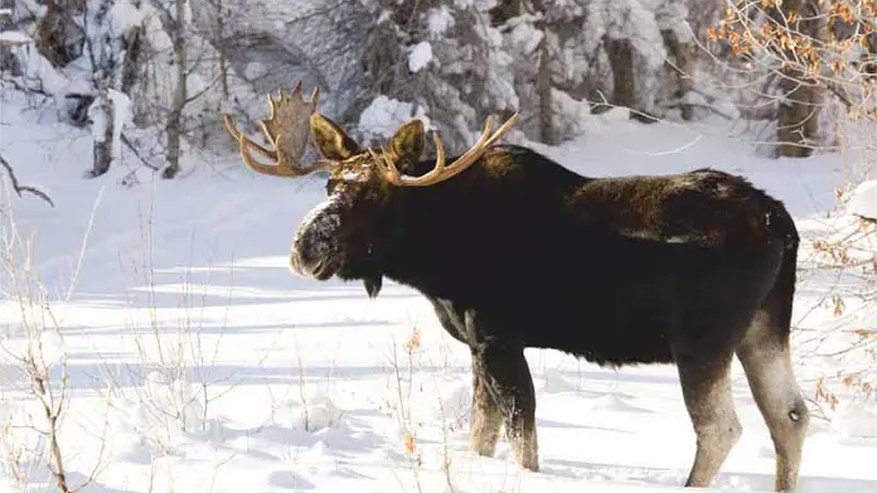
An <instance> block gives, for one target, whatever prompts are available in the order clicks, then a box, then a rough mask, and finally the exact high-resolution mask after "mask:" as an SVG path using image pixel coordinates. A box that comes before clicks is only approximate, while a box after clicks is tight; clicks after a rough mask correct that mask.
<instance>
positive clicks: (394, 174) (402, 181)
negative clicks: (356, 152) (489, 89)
mask: <svg viewBox="0 0 877 493" xmlns="http://www.w3.org/2000/svg"><path fill="white" fill-rule="evenodd" d="M517 121H518V114H517V113H515V114H514V115H512V116H511V117H510V118H509V119H508V120H506V121H505V123H503V124H502V126H500V127H499V128H498V129H496V131H493V130H492V128H491V127H493V121H492V119H491V118H490V117H488V118H487V120H486V121H485V122H484V131H483V132H481V137H479V138H478V141H476V142H475V144H474V145H473V146H472V147H470V148H469V150H468V151H466V152H465V153H463V154H462V155H461V156H459V157H458V158H457V159H456V160H454V162H452V163H451V164H449V165H445V147H444V145H443V144H442V139H441V137H439V135H438V133H433V134H432V138H433V141H434V142H435V167H434V168H433V169H432V171H430V172H429V173H427V174H425V175H422V176H416V177H415V176H408V175H403V174H401V173H399V170H398V168H396V164H395V163H394V162H393V161H394V160H395V159H394V156H392V155H389V156H388V153H386V152H384V153H382V154H380V155H378V154H377V153H376V152H374V151H372V150H371V149H369V152H370V153H371V154H372V157H373V158H374V160H375V162H376V163H378V166H379V167H380V168H381V172H382V173H383V174H384V177H385V178H386V179H387V181H388V182H390V183H392V184H393V185H396V186H400V187H426V186H429V185H435V184H436V183H439V182H442V181H445V180H447V179H449V178H452V177H454V176H456V175H458V174H460V173H462V172H463V171H464V170H465V169H466V168H468V167H469V166H472V165H473V164H474V163H475V162H476V161H478V159H480V158H481V156H483V155H484V153H485V152H486V151H487V149H488V148H489V147H490V146H491V145H493V144H494V143H496V141H498V140H499V139H500V138H501V137H502V136H503V134H505V133H506V132H508V131H509V129H510V128H512V126H513V125H514V124H515V123H516V122H517Z"/></svg>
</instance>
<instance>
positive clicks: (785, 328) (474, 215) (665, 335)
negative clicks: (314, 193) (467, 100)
mask: <svg viewBox="0 0 877 493" xmlns="http://www.w3.org/2000/svg"><path fill="white" fill-rule="evenodd" d="M317 99H318V93H317V91H314V94H313V96H311V98H310V99H303V98H302V90H301V85H300V84H299V85H298V86H296V87H295V89H293V90H292V91H291V92H289V93H282V92H281V93H280V94H279V95H278V96H277V97H272V96H269V101H270V104H271V116H270V118H269V119H267V120H263V121H262V122H261V126H262V130H263V132H264V134H265V137H266V138H267V139H268V141H269V142H270V143H271V148H266V147H263V146H262V145H260V144H257V143H256V142H254V141H253V140H252V139H250V138H249V137H247V136H246V135H244V134H243V133H241V132H240V131H238V130H237V128H236V127H235V125H234V123H233V122H232V120H231V118H230V117H228V116H226V118H225V123H226V126H227V128H228V131H229V133H230V134H231V135H232V137H234V139H235V140H236V141H237V142H238V145H239V147H240V150H241V155H242V158H243V161H244V163H246V164H247V166H249V167H251V168H252V169H254V170H256V171H258V172H260V173H264V174H269V175H273V176H287V177H294V176H301V175H304V174H307V173H310V172H313V171H315V170H327V171H328V172H329V173H330V175H329V181H328V185H327V191H328V197H327V200H326V201H325V202H324V203H323V204H321V205H319V206H317V207H316V208H315V209H314V210H313V211H312V212H311V213H310V214H309V215H308V216H307V218H306V219H305V220H304V221H303V222H302V224H301V226H300V228H299V230H298V231H297V232H296V235H295V240H294V244H293V246H292V253H291V258H290V266H291V268H292V269H293V271H295V272H296V273H298V274H300V275H303V276H308V277H313V278H315V279H319V280H325V279H329V278H330V277H332V276H337V277H338V278H341V279H346V280H361V281H363V283H364V284H365V287H366V290H367V292H368V294H369V295H370V296H377V295H378V293H379V292H380V288H381V281H382V279H383V278H384V277H388V278H390V279H393V280H395V281H397V282H399V283H401V284H405V285H408V286H411V287H413V288H414V289H417V290H418V291H420V292H421V293H422V294H423V295H424V296H426V297H427V298H428V299H429V300H430V301H431V302H432V304H433V305H434V306H435V311H436V314H437V315H438V318H439V321H440V322H441V324H442V326H443V327H444V328H445V329H446V330H447V331H448V332H449V333H450V334H451V335H452V336H453V337H454V338H456V339H457V340H459V341H460V342H463V343H464V344H466V345H467V346H468V347H469V348H470V350H471V354H472V373H473V376H474V379H473V385H474V392H473V404H472V422H471V445H472V448H473V449H474V450H476V451H477V452H478V453H480V454H484V455H490V454H492V453H493V451H494V449H495V446H496V443H497V440H498V438H499V430H500V428H501V427H502V426H503V425H504V426H505V430H506V434H507V436H508V439H509V440H510V442H511V444H512V446H513V449H514V454H515V458H516V459H517V461H518V462H519V463H520V464H521V465H522V466H523V467H526V468H529V469H532V470H536V469H537V468H538V453H537V438H536V426H535V419H534V413H535V408H536V403H535V395H534V390H533V382H532V379H531V376H530V370H529V368H528V366H527V361H526V360H525V358H524V348H526V347H542V348H554V349H558V350H561V351H566V352H568V353H571V354H574V355H576V356H579V357H582V358H585V359H587V360H588V361H593V362H596V363H599V364H602V365H615V366H620V365H624V364H630V363H674V364H675V365H676V367H677V368H678V371H679V379H680V382H681V385H682V394H683V398H684V400H685V405H686V407H687V409H688V412H689V415H690V417H691V421H692V423H693V425H694V431H695V433H696V435H697V452H696V456H695V459H694V465H693V466H692V468H691V473H690V475H689V477H688V481H687V483H686V484H687V485H689V486H706V485H708V484H709V483H710V481H711V479H712V478H713V476H714V475H715V474H716V472H717V471H718V470H719V468H720V467H721V465H722V463H723V461H724V460H725V457H726V456H727V454H728V452H729V451H730V449H731V448H732V447H733V445H734V443H735V442H736V440H737V439H738V437H739V435H740V432H741V430H740V424H739V422H738V421H737V417H736V415H735V412H734V405H733V402H732V399H731V381H730V377H729V368H730V364H731V360H732V358H733V356H734V355H735V354H736V355H737V357H738V358H739V359H740V361H741V362H742V364H743V368H744V370H745V372H746V376H747V378H748V380H749V385H750V388H751V390H752V393H753V396H754V397H755V401H756V402H757V404H758V407H759V409H760V410H761V413H762V415H763V416H764V419H765V421H766V422H767V425H768V427H769V429H770V434H771V437H772V439H773V441H774V446H775V449H776V483H775V486H776V489H777V490H791V489H793V488H794V487H795V483H796V480H797V476H798V466H799V463H800V460H801V449H802V444H803V441H804V435H805V432H806V429H807V422H808V412H807V408H806V406H805V404H804V401H803V399H802V397H801V393H800V390H799V388H798V385H797V383H796V381H795V377H794V375H793V373H792V364H791V357H790V348H789V331H790V318H791V313H792V298H793V294H794V291H795V268H796V255H797V249H798V234H797V231H796V229H795V224H794V222H793V221H792V218H791V217H790V216H789V213H788V212H787V211H786V209H785V207H784V206H783V205H782V203H780V202H779V201H777V200H775V199H773V198H771V197H769V196H768V195H767V194H765V193H764V192H762V191H760V190H758V189H756V188H754V187H752V186H751V185H750V184H749V183H747V182H746V181H745V180H744V179H742V178H740V177H737V176H733V175H729V174H726V173H722V172H719V171H714V170H709V169H701V170H696V171H692V172H690V173H685V174H679V175H672V176H659V177H627V178H587V177H583V176H579V175H577V174H575V173H573V172H571V171H569V170H567V169H566V168H563V167H562V166H560V165H559V164H557V163H555V162H553V161H551V160H550V159H548V158H546V157H545V156H542V155H540V154H538V153H536V152H534V151H532V150H530V149H528V148H525V147H519V146H511V145H497V141H498V140H499V139H500V138H501V137H502V135H503V134H504V133H505V132H506V131H507V130H508V129H509V128H510V127H511V126H512V125H513V124H514V122H515V119H516V115H514V116H512V117H511V118H510V119H509V120H508V121H506V122H505V123H504V124H503V125H501V126H500V127H499V128H497V129H496V130H494V128H493V125H492V123H491V121H490V120H488V121H487V123H486V124H485V128H484V131H483V132H482V134H481V137H480V138H479V139H478V141H477V142H476V143H475V144H474V145H473V146H472V147H471V148H470V149H469V150H467V151H466V152H464V153H463V154H460V155H458V156H455V157H452V158H446V155H445V150H444V146H443V144H442V141H441V139H440V138H439V136H438V134H433V140H434V144H435V148H436V150H435V152H436V157H435V159H431V160H426V161H421V160H420V157H421V154H422V153H423V151H424V147H425V142H424V141H425V139H424V128H423V125H422V124H421V123H420V122H419V121H417V120H412V121H410V122H408V123H405V124H404V125H402V126H401V127H400V128H399V129H398V130H397V132H396V133H395V135H394V136H393V137H392V138H391V139H390V141H389V142H388V145H387V147H386V148H382V149H371V148H362V147H360V146H359V145H358V144H357V143H356V142H354V141H353V140H352V139H350V137H348V136H347V135H346V134H345V133H344V131H343V130H342V129H341V128H340V127H339V126H338V125H337V124H335V123H334V122H332V121H331V120H330V119H328V118H326V117H325V116H323V115H321V114H319V113H317V112H316V111H315V110H316V105H317ZM309 135H312V136H313V139H314V142H315V144H316V147H317V150H318V151H319V152H320V154H321V155H322V159H320V160H318V161H317V162H315V163H311V164H309V165H304V166H303V165H302V164H301V163H300V160H301V157H302V156H303V154H304V150H305V146H306V145H307V142H308V138H309ZM255 155H257V156H259V157H262V158H265V159H266V160H268V161H269V163H268V164H263V163H261V162H259V161H257V160H256V157H255Z"/></svg>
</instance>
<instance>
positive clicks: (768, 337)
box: [737, 311, 809, 491]
mask: <svg viewBox="0 0 877 493" xmlns="http://www.w3.org/2000/svg"><path fill="white" fill-rule="evenodd" d="M778 332H779V331H772V330H770V317H769V315H768V314H767V313H766V312H763V311H762V312H759V313H758V314H757V315H756V317H755V320H754V321H753V323H752V326H751V327H750V328H749V332H747V334H746V337H745V338H744V339H743V343H742V344H741V345H740V347H739V348H738V349H737V357H738V358H740V362H741V363H742V364H743V369H744V371H745V372H746V377H747V378H748V380H749V388H750V389H751V390H752V396H753V397H754V398H755V402H756V404H758V409H759V410H760V411H761V414H762V416H764V421H765V422H766V423H767V427H768V429H769V430H770V436H771V438H772V439H773V444H774V450H775V451H776V479H775V484H774V487H775V489H776V491H792V490H794V488H795V484H796V482H797V478H798V467H799V465H800V463H801V449H802V447H803V444H804V435H805V434H806V433H807V423H808V421H809V412H808V410H807V405H806V404H805V402H804V399H803V397H802V396H801V391H800V389H799V388H798V383H797V382H796V381H795V376H794V374H793V371H792V360H791V354H790V351H789V343H788V337H787V336H785V337H783V336H778V335H776V334H777V333H778Z"/></svg>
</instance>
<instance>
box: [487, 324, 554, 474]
mask: <svg viewBox="0 0 877 493" xmlns="http://www.w3.org/2000/svg"><path fill="white" fill-rule="evenodd" d="M472 365H473V369H475V370H476V373H478V372H480V373H481V374H483V375H484V376H485V377H486V378H485V383H486V386H485V387H486V388H487V391H488V393H489V394H490V396H491V397H493V400H494V402H495V403H496V404H497V406H498V409H499V411H500V413H501V415H502V420H503V422H504V424H505V429H506V436H507V437H508V439H509V442H511V445H512V449H513V450H514V454H515V459H516V461H517V462H518V464H520V465H521V467H524V468H526V469H530V470H532V471H537V470H538V469H539V451H538V445H537V441H536V395H535V391H534V389H533V379H532V377H531V376H530V369H529V367H528V366H527V360H526V359H525V358H524V349H523V347H522V346H519V345H516V344H511V345H506V344H503V343H498V342H496V341H491V342H486V343H481V344H479V345H478V346H477V347H476V348H474V349H473V351H472ZM476 391H477V390H476Z"/></svg>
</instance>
